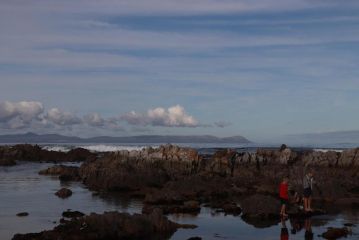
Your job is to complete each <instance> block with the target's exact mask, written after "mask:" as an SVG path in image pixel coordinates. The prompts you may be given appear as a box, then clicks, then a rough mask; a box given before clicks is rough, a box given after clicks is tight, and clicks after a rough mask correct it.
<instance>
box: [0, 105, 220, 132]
mask: <svg viewBox="0 0 359 240" xmlns="http://www.w3.org/2000/svg"><path fill="white" fill-rule="evenodd" d="M123 124H125V125H127V126H128V128H129V129H130V131H132V132H138V131H139V130H138V129H140V130H141V132H144V131H146V132H150V131H151V129H149V128H147V127H167V128H172V127H175V128H196V127H207V126H209V125H208V124H207V125H206V124H202V123H200V122H199V120H197V119H196V118H195V117H194V116H192V115H189V114H188V113H187V112H186V110H185V108H184V107H182V106H181V105H175V106H172V107H169V108H167V109H166V108H163V107H157V108H153V109H149V110H148V111H147V112H145V113H138V112H136V111H131V112H128V113H125V114H122V115H117V116H112V117H108V118H105V117H103V116H101V114H100V113H96V112H93V113H89V114H85V115H83V116H79V115H78V114H76V113H74V112H71V111H64V110H62V109H59V108H56V107H54V108H50V109H48V110H46V109H45V107H44V106H43V104H42V103H41V102H35V101H21V102H9V101H5V102H0V129H7V130H18V129H27V130H31V131H36V130H47V131H48V130H55V131H56V130H57V131H58V130H61V129H70V130H71V129H72V128H73V127H79V128H86V127H88V128H93V129H105V130H115V131H124V130H125V128H124V126H122V125H123ZM214 125H215V126H217V127H221V128H222V127H224V125H226V123H225V122H219V123H215V124H214Z"/></svg>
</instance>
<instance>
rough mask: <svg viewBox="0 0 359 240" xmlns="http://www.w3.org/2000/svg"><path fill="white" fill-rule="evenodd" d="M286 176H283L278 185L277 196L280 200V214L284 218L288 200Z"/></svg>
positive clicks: (286, 215)
mask: <svg viewBox="0 0 359 240" xmlns="http://www.w3.org/2000/svg"><path fill="white" fill-rule="evenodd" d="M288 180H289V178H288V177H284V178H283V180H282V182H281V183H280V185H279V198H280V201H281V205H282V206H281V209H280V216H281V217H282V218H286V217H288V214H287V205H288V202H289V197H288Z"/></svg>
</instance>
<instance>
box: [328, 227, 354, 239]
mask: <svg viewBox="0 0 359 240" xmlns="http://www.w3.org/2000/svg"><path fill="white" fill-rule="evenodd" d="M349 233H350V232H349V229H348V228H346V227H343V228H329V229H328V230H327V231H326V232H325V233H323V234H322V237H323V238H325V239H329V240H335V239H338V238H342V237H346V236H348V234H349Z"/></svg>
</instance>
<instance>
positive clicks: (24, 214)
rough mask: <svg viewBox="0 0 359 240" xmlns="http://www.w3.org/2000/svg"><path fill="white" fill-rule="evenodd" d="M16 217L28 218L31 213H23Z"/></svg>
mask: <svg viewBox="0 0 359 240" xmlns="http://www.w3.org/2000/svg"><path fill="white" fill-rule="evenodd" d="M16 216H18V217H27V216H29V213H28V212H21V213H18V214H16Z"/></svg>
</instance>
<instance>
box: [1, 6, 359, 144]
mask: <svg viewBox="0 0 359 240" xmlns="http://www.w3.org/2000/svg"><path fill="white" fill-rule="evenodd" d="M358 11H359V2H358V1H352V0H346V1H339V0H220V1H219V0H137V1H132V0H101V1H97V0H62V1H57V0H56V1H55V0H21V1H20V0H1V1H0V133H2V134H12V133H23V132H28V131H31V132H36V133H61V134H64V135H71V136H84V137H89V136H98V135H111V136H129V135H144V134H151V135H152V134H163V135H170V134H171V135H203V134H211V135H216V136H220V137H225V136H234V135H242V136H245V137H247V138H249V139H250V140H254V141H261V140H265V139H266V140H268V139H271V138H274V137H277V136H281V135H288V134H301V133H320V132H331V131H342V130H358V129H359V126H358V120H359V105H358V103H359V67H358V63H359V14H358Z"/></svg>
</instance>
